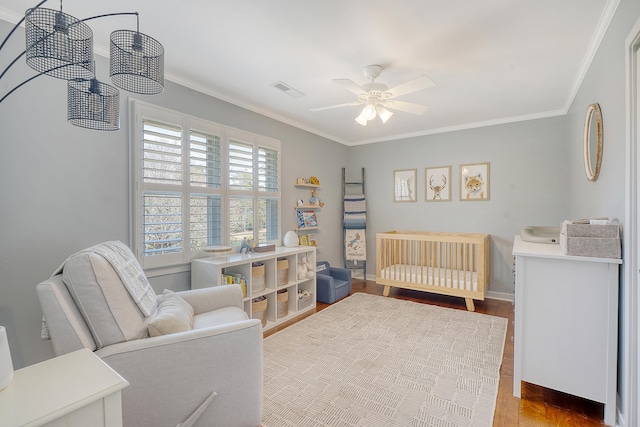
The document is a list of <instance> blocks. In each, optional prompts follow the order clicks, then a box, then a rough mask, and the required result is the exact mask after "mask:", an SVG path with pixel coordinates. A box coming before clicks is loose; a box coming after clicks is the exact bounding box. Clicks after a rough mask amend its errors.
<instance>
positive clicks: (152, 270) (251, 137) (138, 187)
mask: <svg viewBox="0 0 640 427" xmlns="http://www.w3.org/2000/svg"><path fill="white" fill-rule="evenodd" d="M129 116H130V124H131V125H130V126H129V129H130V135H129V149H130V153H131V156H130V170H129V173H130V176H129V183H130V188H131V191H130V196H131V197H130V206H131V208H130V218H129V223H130V241H131V243H132V248H131V249H132V251H133V252H134V253H135V255H136V257H137V258H138V261H139V262H140V264H141V265H142V267H143V268H144V269H145V272H146V273H147V274H148V275H149V276H157V275H163V274H172V273H179V272H184V271H189V264H190V262H191V259H192V258H195V257H198V255H200V256H202V253H198V252H192V251H191V249H190V235H189V233H190V230H189V229H188V227H187V226H186V224H184V225H183V227H182V228H183V233H184V235H183V239H184V242H185V243H184V245H183V251H182V252H181V253H177V254H166V255H159V256H147V257H145V256H144V255H143V252H142V244H143V241H142V232H141V227H142V226H143V218H142V215H143V210H142V205H141V203H140V200H141V197H142V192H143V188H144V186H143V182H142V179H141V177H142V166H143V165H142V158H141V154H142V151H141V150H140V147H139V141H140V139H141V135H142V132H143V129H142V124H143V119H144V118H148V119H151V120H155V121H159V122H163V121H164V122H167V123H179V124H181V126H182V129H183V133H185V132H189V130H196V131H200V132H204V133H209V134H212V135H219V136H220V137H221V139H222V141H223V144H222V155H223V159H228V154H229V153H228V141H229V140H230V139H235V140H238V141H239V142H240V141H242V142H247V143H249V144H251V145H253V146H254V152H256V153H257V149H258V148H261V147H262V148H266V149H272V150H276V151H278V153H279V155H278V183H279V185H278V191H277V192H264V191H260V189H259V185H258V182H257V174H256V181H255V183H256V185H255V187H254V190H253V191H252V192H247V191H234V190H230V189H229V188H228V173H229V164H228V160H226V161H223V164H222V169H223V171H222V172H223V181H222V191H221V197H222V198H223V200H225V201H228V199H229V197H231V196H234V195H242V196H251V197H253V198H254V200H256V201H257V200H258V199H259V198H261V197H274V198H277V199H278V233H279V235H281V234H282V188H281V187H282V179H281V178H282V167H281V163H282V154H281V144H280V141H279V140H276V139H273V138H269V137H265V136H262V135H258V134H254V133H251V132H247V131H243V130H240V129H236V128H232V127H229V126H224V125H221V124H218V123H215V122H212V121H209V120H206V119H202V118H198V117H193V116H190V115H187V114H183V113H180V112H177V111H173V110H170V109H167V108H164V107H159V106H156V105H153V104H149V103H146V102H142V101H139V100H136V99H131V98H130V99H129ZM184 138H186V136H185V135H183V139H184ZM187 139H188V138H187ZM254 170H257V168H256V166H254ZM183 174H184V175H186V177H185V176H183V180H182V181H183V184H182V189H181V190H180V191H182V193H183V194H184V195H185V197H186V198H188V197H189V195H190V191H185V189H189V188H190V185H189V178H188V175H189V168H188V167H187V168H184V169H183ZM146 188H147V189H148V188H149V185H148V184H147V186H146ZM163 189H166V187H163ZM225 204H226V202H225ZM185 206H188V204H186V205H185ZM187 215H188V213H187V214H185V213H183V221H184V220H185V216H187ZM254 215H255V217H254V224H257V209H255V210H254ZM229 233H230V230H229V212H228V209H225V210H223V212H222V236H223V240H224V242H223V243H224V244H228V239H229ZM279 237H281V236H279ZM279 241H280V238H278V241H275V242H269V243H275V244H276V245H279Z"/></svg>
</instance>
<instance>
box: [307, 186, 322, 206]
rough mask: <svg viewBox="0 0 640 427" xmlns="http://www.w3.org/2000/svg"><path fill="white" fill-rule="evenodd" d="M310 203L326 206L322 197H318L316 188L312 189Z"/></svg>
mask: <svg viewBox="0 0 640 427" xmlns="http://www.w3.org/2000/svg"><path fill="white" fill-rule="evenodd" d="M309 204H311V205H315V206H320V207H323V206H324V202H323V201H322V199H321V198H320V197H318V190H316V189H315V188H314V189H313V190H311V198H310V199H309Z"/></svg>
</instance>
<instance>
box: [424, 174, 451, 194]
mask: <svg viewBox="0 0 640 427" xmlns="http://www.w3.org/2000/svg"><path fill="white" fill-rule="evenodd" d="M424 179H425V185H424V189H425V193H424V200H425V201H426V202H450V201H451V166H436V167H431V168H424Z"/></svg>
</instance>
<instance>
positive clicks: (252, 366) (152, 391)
mask: <svg viewBox="0 0 640 427" xmlns="http://www.w3.org/2000/svg"><path fill="white" fill-rule="evenodd" d="M112 243H116V245H115V246H114V247H116V248H117V249H118V250H120V251H121V255H122V254H123V255H124V256H123V257H120V258H123V259H124V260H125V261H126V262H128V263H129V264H128V265H124V267H123V266H119V265H118V263H117V262H115V263H114V262H113V260H112V259H110V257H109V256H105V254H104V253H103V252H101V251H99V250H98V251H96V250H94V249H95V248H96V247H99V246H100V245H96V247H94V248H89V249H88V250H85V251H82V252H79V253H78V254H75V255H73V256H71V257H69V258H68V259H67V260H66V261H65V263H64V264H63V265H62V266H61V268H60V269H59V271H58V273H57V274H54V276H52V277H51V278H50V279H49V280H46V281H44V282H42V283H40V284H38V285H37V294H38V298H39V300H40V304H41V307H42V311H43V314H44V322H46V323H45V325H46V327H45V328H43V334H46V333H47V332H48V335H49V336H50V338H51V341H52V344H53V349H54V352H55V354H56V355H61V354H65V353H69V352H71V351H75V350H78V349H81V348H83V347H86V348H89V349H91V350H92V351H94V352H95V354H96V355H97V356H99V357H100V358H102V359H103V360H104V361H105V362H106V363H107V364H108V365H109V366H111V367H112V368H113V369H114V370H115V371H116V372H118V373H119V374H120V375H121V376H122V377H123V378H125V379H126V380H127V381H128V382H129V384H130V385H129V386H128V387H126V388H125V389H124V390H123V391H122V412H123V422H124V424H123V425H124V426H135V427H140V426H153V427H157V426H180V427H187V426H242V427H245V426H258V425H260V422H261V418H262V387H263V385H262V384H263V371H262V360H263V359H262V357H263V356H262V325H261V324H260V320H258V319H249V318H248V316H247V315H246V313H245V312H244V311H243V310H242V298H243V295H242V290H241V289H240V287H239V286H238V285H225V286H218V287H212V288H205V289H197V290H190V291H183V292H175V293H173V292H170V291H165V292H164V293H163V295H160V296H155V293H153V295H150V292H152V291H153V289H152V288H151V286H150V285H149V283H148V281H146V278H144V277H142V278H140V277H138V278H137V279H141V282H142V284H143V285H142V286H141V287H138V289H137V290H135V291H134V292H132V291H131V290H130V289H129V287H127V286H125V285H124V283H125V282H127V283H128V282H129V281H131V276H129V277H128V278H127V277H125V276H126V275H127V272H126V271H124V272H123V269H124V270H127V269H129V270H130V271H131V267H133V270H134V271H140V272H141V271H142V269H141V268H140V267H139V264H138V263H137V261H136V259H135V257H133V253H131V252H130V251H129V252H126V251H128V248H126V247H124V248H125V249H126V250H123V248H122V246H124V245H123V244H121V243H120V242H107V245H108V244H112ZM118 244H119V245H118ZM103 245H104V244H103ZM102 249H104V247H102ZM129 254H130V255H129ZM116 258H117V257H116ZM127 258H129V259H127ZM130 271H129V272H130ZM123 277H124V279H123ZM132 295H135V297H134V296H132ZM145 300H146V302H145ZM141 307H142V308H141ZM145 312H148V313H149V315H146V314H145ZM87 380H89V381H90V379H89V378H88V379H87Z"/></svg>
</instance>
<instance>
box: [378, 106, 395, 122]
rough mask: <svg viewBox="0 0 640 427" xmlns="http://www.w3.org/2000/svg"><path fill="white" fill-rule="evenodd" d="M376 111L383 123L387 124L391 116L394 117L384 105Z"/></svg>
mask: <svg viewBox="0 0 640 427" xmlns="http://www.w3.org/2000/svg"><path fill="white" fill-rule="evenodd" d="M376 110H377V112H378V117H380V120H382V123H387V120H389V119H390V118H391V116H393V113H392V112H391V111H389V110H387V109H386V108H384V107H383V106H382V105H378V107H377V108H376Z"/></svg>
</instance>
